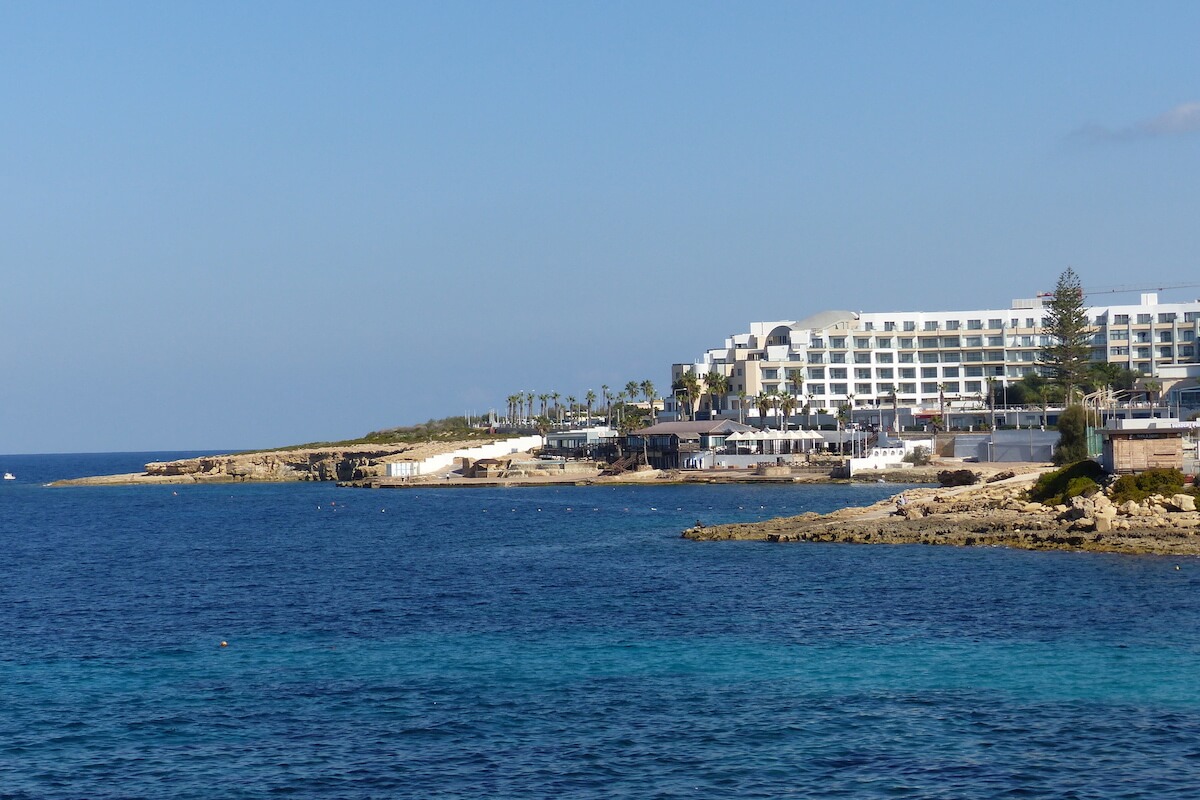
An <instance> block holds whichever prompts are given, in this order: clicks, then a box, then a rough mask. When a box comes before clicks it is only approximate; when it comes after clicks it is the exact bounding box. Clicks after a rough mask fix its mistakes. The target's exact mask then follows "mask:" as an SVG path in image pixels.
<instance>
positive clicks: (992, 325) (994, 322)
mask: <svg viewBox="0 0 1200 800" xmlns="http://www.w3.org/2000/svg"><path fill="white" fill-rule="evenodd" d="M1003 327H1004V322H1003V321H1002V320H999V319H989V320H988V330H993V331H995V330H999V329H1000V328H1003Z"/></svg>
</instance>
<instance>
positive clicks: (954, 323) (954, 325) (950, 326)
mask: <svg viewBox="0 0 1200 800" xmlns="http://www.w3.org/2000/svg"><path fill="white" fill-rule="evenodd" d="M959 325H960V323H959V321H958V320H956V319H950V320H946V330H948V331H956V330H958V326H959Z"/></svg>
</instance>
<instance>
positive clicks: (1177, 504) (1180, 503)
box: [1167, 494, 1196, 511]
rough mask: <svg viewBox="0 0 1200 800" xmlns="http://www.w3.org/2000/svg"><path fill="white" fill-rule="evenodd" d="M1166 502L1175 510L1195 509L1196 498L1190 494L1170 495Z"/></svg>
mask: <svg viewBox="0 0 1200 800" xmlns="http://www.w3.org/2000/svg"><path fill="white" fill-rule="evenodd" d="M1167 503H1168V504H1169V505H1170V507H1171V508H1173V509H1174V510H1176V511H1195V510H1196V499H1195V498H1194V497H1192V496H1191V495H1190V494H1176V495H1172V496H1171V499H1170V500H1168V501H1167Z"/></svg>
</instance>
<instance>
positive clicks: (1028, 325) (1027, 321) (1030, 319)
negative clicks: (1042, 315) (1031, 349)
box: [1025, 317, 1046, 328]
mask: <svg viewBox="0 0 1200 800" xmlns="http://www.w3.org/2000/svg"><path fill="white" fill-rule="evenodd" d="M1042 324H1043V325H1045V324H1046V320H1042ZM1025 327H1026V328H1032V327H1033V317H1026V318H1025Z"/></svg>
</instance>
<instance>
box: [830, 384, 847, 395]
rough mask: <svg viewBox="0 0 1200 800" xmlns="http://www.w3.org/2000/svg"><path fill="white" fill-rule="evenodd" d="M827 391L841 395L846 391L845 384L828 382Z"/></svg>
mask: <svg viewBox="0 0 1200 800" xmlns="http://www.w3.org/2000/svg"><path fill="white" fill-rule="evenodd" d="M829 393H830V394H832V395H843V394H845V393H846V384H844V383H831V384H829Z"/></svg>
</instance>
